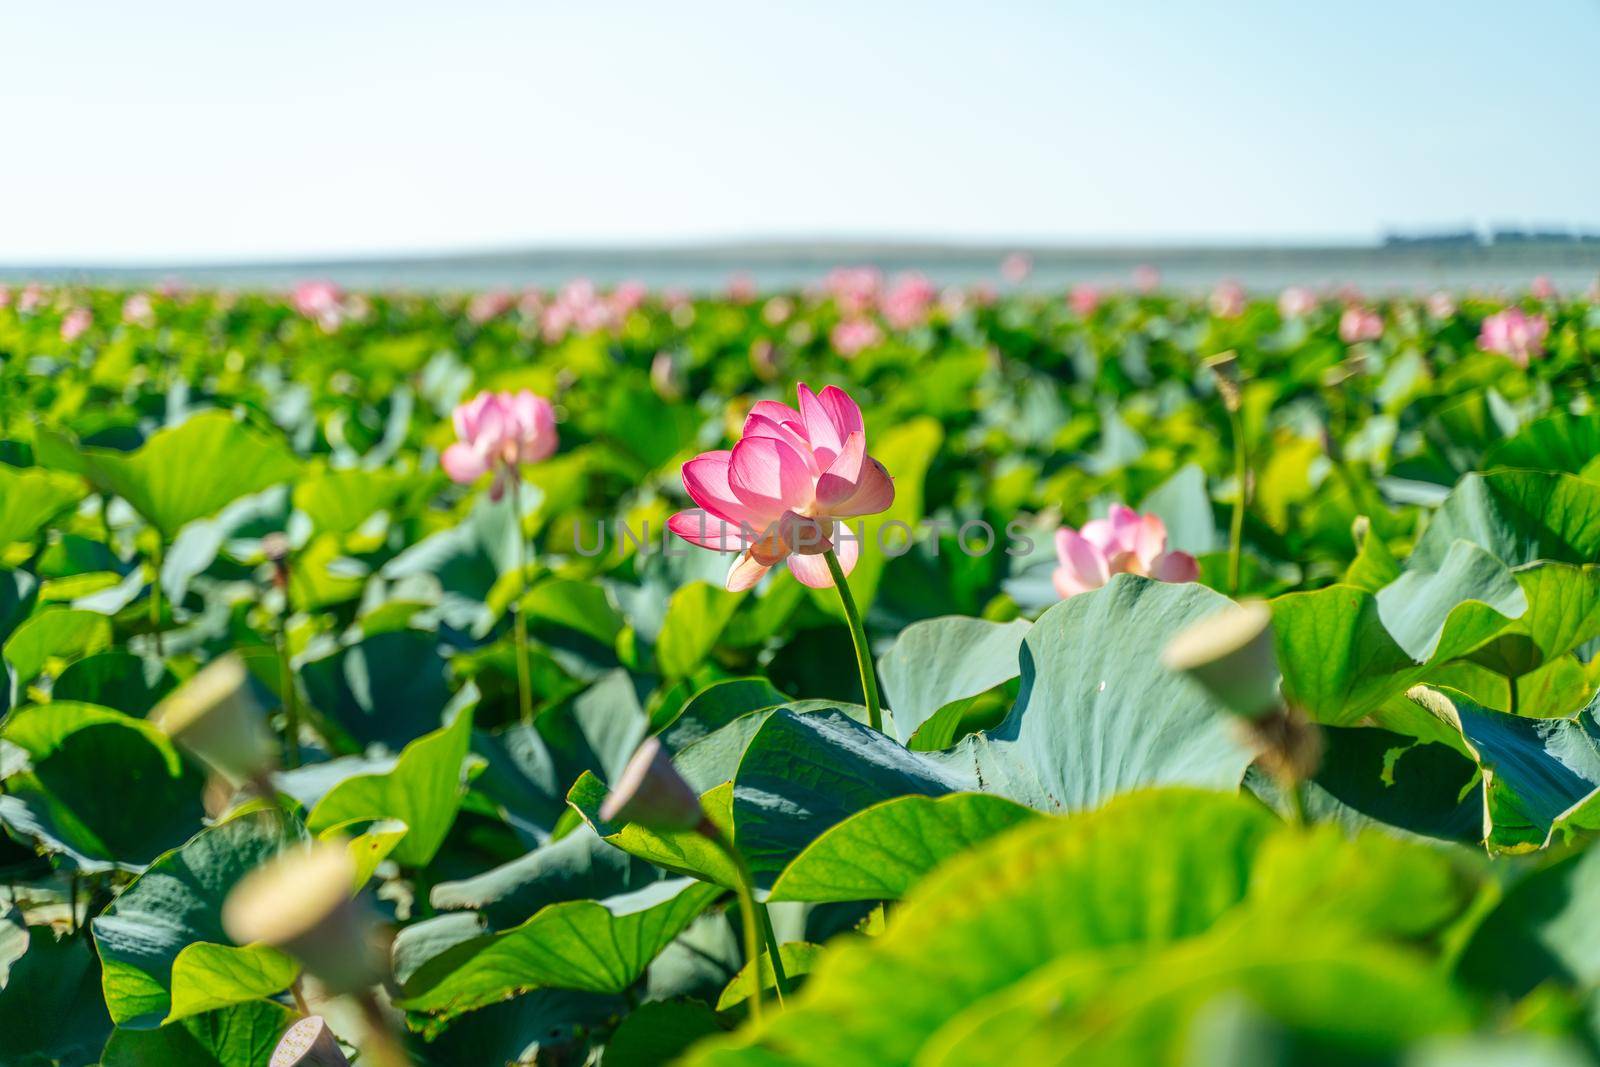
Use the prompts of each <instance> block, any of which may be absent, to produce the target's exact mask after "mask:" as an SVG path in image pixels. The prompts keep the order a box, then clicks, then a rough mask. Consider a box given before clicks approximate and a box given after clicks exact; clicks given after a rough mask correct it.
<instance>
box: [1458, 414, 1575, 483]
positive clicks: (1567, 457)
mask: <svg viewBox="0 0 1600 1067" xmlns="http://www.w3.org/2000/svg"><path fill="white" fill-rule="evenodd" d="M1596 456H1600V413H1596V412H1593V411H1586V412H1584V413H1583V414H1582V415H1574V414H1572V413H1571V412H1567V411H1556V412H1552V413H1551V414H1549V415H1546V416H1544V417H1543V418H1540V419H1535V420H1534V421H1533V422H1530V423H1528V424H1527V425H1526V426H1524V427H1522V429H1520V430H1518V431H1517V432H1516V433H1515V434H1513V435H1511V436H1510V437H1508V438H1506V439H1505V440H1503V441H1501V442H1499V443H1498V444H1496V445H1495V446H1494V447H1492V448H1490V449H1489V451H1488V454H1487V455H1485V456H1484V458H1483V466H1484V469H1485V470H1488V469H1490V468H1493V467H1522V468H1525V469H1527V470H1536V471H1565V472H1566V473H1567V474H1581V473H1583V471H1584V468H1585V467H1587V466H1588V465H1589V464H1590V463H1592V462H1593V461H1594V458H1595V457H1596Z"/></svg>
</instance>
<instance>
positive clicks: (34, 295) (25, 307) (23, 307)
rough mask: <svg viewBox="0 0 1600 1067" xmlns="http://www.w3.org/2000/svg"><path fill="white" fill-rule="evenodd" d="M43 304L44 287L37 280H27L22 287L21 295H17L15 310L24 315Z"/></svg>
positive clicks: (36, 309) (29, 313)
mask: <svg viewBox="0 0 1600 1067" xmlns="http://www.w3.org/2000/svg"><path fill="white" fill-rule="evenodd" d="M43 306H44V287H43V286H41V285H40V284H39V283H38V282H29V283H28V284H27V285H25V286H23V287H22V295H21V296H19V297H17V310H18V311H19V312H21V313H22V314H24V315H31V314H32V313H33V312H35V311H38V310H39V308H41V307H43Z"/></svg>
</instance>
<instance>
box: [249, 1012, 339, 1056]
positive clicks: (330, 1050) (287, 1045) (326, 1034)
mask: <svg viewBox="0 0 1600 1067" xmlns="http://www.w3.org/2000/svg"><path fill="white" fill-rule="evenodd" d="M268 1067H350V1061H349V1060H348V1059H347V1058H346V1057H345V1054H344V1051H343V1050H342V1049H340V1048H339V1041H338V1039H337V1038H335V1037H334V1036H333V1031H332V1030H330V1029H328V1022H327V1020H326V1019H324V1018H323V1017H322V1016H320V1015H308V1016H306V1017H305V1018H304V1019H301V1020H300V1021H299V1022H297V1023H295V1024H294V1025H293V1026H291V1027H289V1029H287V1030H285V1031H284V1033H283V1037H282V1038H280V1039H279V1041H278V1047H277V1048H275V1049H273V1050H272V1061H271V1063H270V1064H268Z"/></svg>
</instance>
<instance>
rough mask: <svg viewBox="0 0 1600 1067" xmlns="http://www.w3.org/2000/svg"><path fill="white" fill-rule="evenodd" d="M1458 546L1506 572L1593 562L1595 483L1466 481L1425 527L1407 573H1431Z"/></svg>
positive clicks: (1598, 503)
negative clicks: (1484, 554) (1467, 544)
mask: <svg viewBox="0 0 1600 1067" xmlns="http://www.w3.org/2000/svg"><path fill="white" fill-rule="evenodd" d="M1459 540H1464V541H1471V542H1472V543H1473V544H1475V545H1477V546H1478V547H1480V548H1483V549H1486V550H1487V551H1488V552H1489V553H1490V554H1492V555H1494V556H1495V557H1497V558H1498V559H1499V560H1500V561H1501V562H1502V563H1504V564H1506V566H1508V567H1517V566H1521V565H1522V564H1525V563H1533V562H1535V561H1536V560H1553V561H1555V562H1558V563H1574V564H1585V563H1592V562H1593V561H1594V560H1595V558H1596V557H1600V483H1595V482H1590V481H1585V480H1584V479H1581V478H1577V477H1574V476H1573V475H1570V474H1557V473H1550V472H1547V471H1528V470H1500V471H1490V472H1489V473H1487V474H1469V475H1467V476H1466V477H1464V478H1462V479H1461V481H1460V482H1459V483H1457V485H1456V487H1455V488H1454V489H1453V490H1451V492H1450V495H1449V497H1448V498H1446V500H1445V502H1444V504H1443V505H1442V506H1441V507H1440V508H1439V510H1438V511H1437V512H1436V513H1435V514H1434V515H1433V516H1432V517H1431V518H1430V519H1429V522H1428V529H1427V530H1426V531H1425V532H1424V533H1423V535H1422V538H1421V539H1420V540H1419V541H1418V542H1417V546H1416V548H1415V549H1414V550H1413V551H1412V554H1411V558H1410V560H1409V561H1408V563H1407V565H1408V566H1410V567H1422V568H1427V569H1430V570H1437V569H1438V568H1439V567H1440V566H1441V565H1442V564H1443V562H1444V559H1445V557H1446V556H1447V555H1448V554H1449V552H1450V549H1451V546H1452V545H1453V544H1454V543H1455V542H1456V541H1459Z"/></svg>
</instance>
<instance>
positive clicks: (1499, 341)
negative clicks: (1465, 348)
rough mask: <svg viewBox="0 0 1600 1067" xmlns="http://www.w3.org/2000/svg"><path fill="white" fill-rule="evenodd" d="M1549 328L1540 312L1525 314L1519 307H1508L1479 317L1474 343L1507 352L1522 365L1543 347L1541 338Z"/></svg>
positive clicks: (1491, 350)
mask: <svg viewBox="0 0 1600 1067" xmlns="http://www.w3.org/2000/svg"><path fill="white" fill-rule="evenodd" d="M1549 332H1550V323H1549V321H1548V320H1546V319H1545V317H1544V316H1543V315H1529V314H1527V313H1526V312H1524V311H1523V310H1522V309H1521V308H1519V307H1508V308H1506V309H1505V310H1504V311H1502V312H1500V313H1499V314H1498V315H1490V316H1489V317H1488V318H1486V319H1484V320H1483V329H1482V330H1481V331H1480V332H1479V334H1478V347H1479V348H1482V349H1483V350H1484V351H1486V352H1498V353H1500V354H1501V355H1503V356H1509V357H1511V360H1512V361H1513V362H1515V363H1516V364H1517V365H1518V366H1519V367H1526V366H1527V365H1528V360H1529V359H1530V358H1531V357H1533V356H1537V355H1539V354H1540V353H1542V352H1543V351H1544V339H1545V337H1546V335H1548V334H1549Z"/></svg>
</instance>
